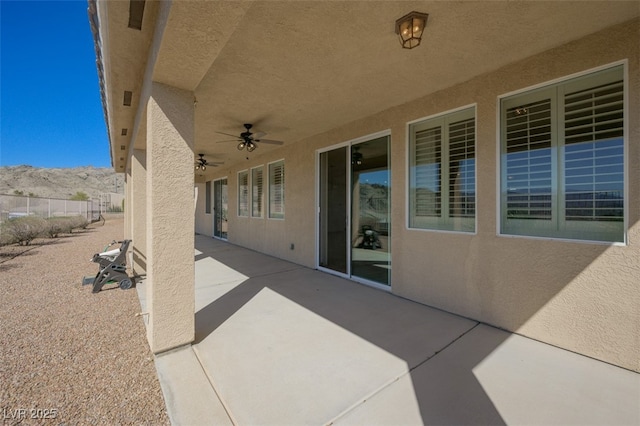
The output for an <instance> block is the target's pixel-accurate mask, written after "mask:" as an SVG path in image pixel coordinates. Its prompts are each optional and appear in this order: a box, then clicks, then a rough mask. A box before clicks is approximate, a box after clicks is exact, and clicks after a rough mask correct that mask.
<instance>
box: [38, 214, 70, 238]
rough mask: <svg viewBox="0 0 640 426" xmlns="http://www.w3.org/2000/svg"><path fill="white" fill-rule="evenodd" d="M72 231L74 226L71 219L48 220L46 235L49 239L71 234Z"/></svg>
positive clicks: (56, 218) (55, 218)
mask: <svg viewBox="0 0 640 426" xmlns="http://www.w3.org/2000/svg"><path fill="white" fill-rule="evenodd" d="M72 229H73V224H72V219H71V218H70V217H50V218H49V219H47V226H46V227H45V234H47V235H48V236H49V238H57V237H58V236H60V234H70V233H71V230H72Z"/></svg>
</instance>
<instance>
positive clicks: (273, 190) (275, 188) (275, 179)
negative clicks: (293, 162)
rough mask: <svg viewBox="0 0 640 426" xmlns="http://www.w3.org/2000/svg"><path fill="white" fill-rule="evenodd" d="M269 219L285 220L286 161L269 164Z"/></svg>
mask: <svg viewBox="0 0 640 426" xmlns="http://www.w3.org/2000/svg"><path fill="white" fill-rule="evenodd" d="M269 217H270V218H272V219H284V160H280V161H277V162H275V163H271V164H269Z"/></svg>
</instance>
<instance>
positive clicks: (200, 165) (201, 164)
mask: <svg viewBox="0 0 640 426" xmlns="http://www.w3.org/2000/svg"><path fill="white" fill-rule="evenodd" d="M198 156H200V158H196V170H202V171H203V172H204V171H205V170H207V166H213V167H218V164H224V163H222V162H221V161H214V162H209V161H207V159H206V158H204V154H198Z"/></svg>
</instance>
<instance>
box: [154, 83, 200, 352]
mask: <svg viewBox="0 0 640 426" xmlns="http://www.w3.org/2000/svg"><path fill="white" fill-rule="evenodd" d="M193 143H194V106H193V93H192V92H189V91H185V90H182V89H178V88H175V87H171V86H167V85H164V84H160V83H155V82H154V83H152V87H151V95H150V98H149V102H148V105H147V151H146V170H147V173H146V216H147V224H146V237H147V240H146V248H147V281H146V283H147V311H148V314H149V315H148V327H147V338H148V340H149V345H150V347H151V350H152V351H153V352H154V353H160V352H164V351H167V350H169V349H172V348H175V347H178V346H182V345H185V344H189V343H191V342H192V341H193V340H194V335H195V315H194V306H195V289H194V282H195V267H194V265H195V263H194V244H195V239H194V233H195V214H194V210H193V205H194V173H193V162H194V155H193Z"/></svg>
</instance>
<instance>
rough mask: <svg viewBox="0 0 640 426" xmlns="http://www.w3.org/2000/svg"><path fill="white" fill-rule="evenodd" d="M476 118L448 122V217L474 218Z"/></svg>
mask: <svg viewBox="0 0 640 426" xmlns="http://www.w3.org/2000/svg"><path fill="white" fill-rule="evenodd" d="M475 151H476V141H475V118H471V119H467V120H462V121H458V122H455V123H451V124H449V217H475V213H476V201H475V185H476V183H475V179H476V178H475V155H476V152H475Z"/></svg>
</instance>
